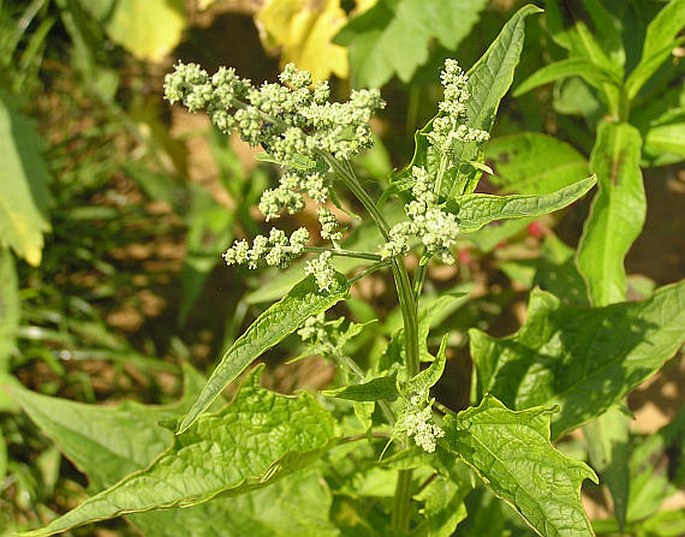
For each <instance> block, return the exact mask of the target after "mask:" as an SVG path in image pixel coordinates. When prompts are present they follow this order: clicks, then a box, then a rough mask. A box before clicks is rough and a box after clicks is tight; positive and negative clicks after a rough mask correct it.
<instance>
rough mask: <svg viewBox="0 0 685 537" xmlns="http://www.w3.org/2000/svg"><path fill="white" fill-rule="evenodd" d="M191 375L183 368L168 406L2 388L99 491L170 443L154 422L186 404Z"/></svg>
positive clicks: (190, 393) (194, 392) (169, 436)
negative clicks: (178, 392) (101, 402)
mask: <svg viewBox="0 0 685 537" xmlns="http://www.w3.org/2000/svg"><path fill="white" fill-rule="evenodd" d="M194 375H197V373H194V374H193V372H191V371H190V370H189V369H188V368H186V375H185V379H186V386H185V393H184V399H183V400H182V401H180V402H179V403H176V404H173V405H168V406H155V407H150V406H143V405H140V404H138V403H135V402H131V401H127V402H124V403H122V404H121V405H118V406H115V407H105V406H95V405H86V404H83V403H77V402H73V401H68V400H66V399H59V398H56V397H48V396H45V395H40V394H37V393H35V392H32V391H29V390H26V389H24V388H22V387H21V386H19V385H16V384H12V385H11V386H6V387H5V390H6V391H7V392H8V393H9V394H10V396H11V397H12V398H13V399H14V400H15V401H17V402H18V403H19V404H20V405H21V407H22V408H23V410H24V411H25V412H26V413H27V414H28V415H29V417H30V418H31V420H33V422H34V423H35V424H36V425H38V427H39V428H40V430H41V431H42V432H43V434H45V435H46V436H47V437H48V438H50V439H51V440H52V441H53V442H54V443H55V444H56V445H57V446H58V447H59V449H60V450H61V451H62V452H63V453H64V454H65V455H66V456H67V457H68V458H69V459H70V460H71V461H72V462H73V463H74V464H75V465H76V466H77V467H78V468H79V469H81V470H82V471H83V473H85V474H86V475H88V478H89V481H90V487H91V489H93V490H95V491H99V490H102V489H103V488H105V487H108V486H111V485H113V484H114V483H116V482H117V481H118V480H119V479H121V478H123V477H124V476H126V475H128V474H130V473H131V472H134V471H136V470H140V469H141V468H145V467H146V466H147V465H148V464H150V463H151V462H152V461H153V460H154V459H155V457H157V456H158V455H159V454H160V453H161V452H162V451H164V450H165V449H166V448H167V447H168V446H170V445H171V443H172V438H173V433H172V432H171V431H170V430H169V429H167V428H165V427H162V426H160V425H159V422H160V421H165V420H172V419H176V418H177V417H178V416H179V415H181V414H183V412H184V411H186V410H187V409H188V408H189V407H190V405H191V404H192V402H193V400H194V397H196V396H197V390H199V388H200V386H198V387H197V388H193V381H194Z"/></svg>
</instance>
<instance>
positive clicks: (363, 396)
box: [322, 375, 399, 401]
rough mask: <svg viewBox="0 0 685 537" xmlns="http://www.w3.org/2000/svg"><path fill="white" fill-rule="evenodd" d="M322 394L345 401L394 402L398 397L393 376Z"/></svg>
mask: <svg viewBox="0 0 685 537" xmlns="http://www.w3.org/2000/svg"><path fill="white" fill-rule="evenodd" d="M322 393H323V395H325V396H327V397H337V398H338V399H345V400H347V401H380V400H386V401H394V400H395V399H397V396H398V395H399V394H398V392H397V378H396V377H395V375H389V376H383V377H375V378H372V379H370V380H367V381H364V382H361V383H359V384H351V385H349V386H343V387H341V388H336V389H335V390H325V391H323V392H322Z"/></svg>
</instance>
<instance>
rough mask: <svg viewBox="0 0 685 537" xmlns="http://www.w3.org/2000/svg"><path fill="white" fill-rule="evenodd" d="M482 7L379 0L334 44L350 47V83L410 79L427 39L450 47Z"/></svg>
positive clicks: (469, 0) (464, 0) (479, 0)
mask: <svg viewBox="0 0 685 537" xmlns="http://www.w3.org/2000/svg"><path fill="white" fill-rule="evenodd" d="M485 6H487V1H485V0H450V1H449V2H444V0H379V1H378V2H377V3H376V4H375V5H374V6H373V7H372V8H370V9H369V10H368V11H366V12H364V13H363V14H361V15H359V16H357V17H354V18H353V19H352V20H350V22H349V23H348V24H347V25H346V26H345V27H344V28H343V29H342V30H341V31H340V33H338V35H337V36H336V37H335V42H336V43H339V44H341V45H345V46H346V47H347V48H348V49H349V54H350V65H351V68H352V69H351V71H352V83H353V84H354V86H355V87H374V88H377V87H380V86H382V85H383V84H385V83H386V82H387V81H388V80H390V79H391V78H392V76H393V75H395V74H396V75H397V76H398V77H399V78H400V80H402V81H403V82H409V81H410V80H411V78H412V76H413V75H414V73H415V72H416V69H417V68H418V67H419V66H421V65H423V64H424V63H426V62H427V61H428V57H429V45H430V42H431V40H432V39H437V41H438V42H440V43H441V44H442V45H443V46H444V47H445V48H447V49H455V48H456V47H457V45H458V44H459V43H460V42H461V41H462V39H464V38H465V37H466V36H467V35H468V33H469V32H470V31H471V28H472V27H473V25H474V24H475V23H476V22H477V21H478V17H479V14H480V12H481V11H482V10H483V9H484V8H485ZM398 44H401V46H398Z"/></svg>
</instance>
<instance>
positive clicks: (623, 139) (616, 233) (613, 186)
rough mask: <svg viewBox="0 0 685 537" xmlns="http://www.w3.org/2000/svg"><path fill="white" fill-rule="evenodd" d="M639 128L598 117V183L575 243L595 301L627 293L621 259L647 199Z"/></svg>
mask: <svg viewBox="0 0 685 537" xmlns="http://www.w3.org/2000/svg"><path fill="white" fill-rule="evenodd" d="M641 145H642V141H641V138H640V133H639V132H638V131H637V129H635V128H634V127H632V126H631V125H628V124H627V123H608V122H603V123H600V125H599V127H598V129H597V140H596V142H595V147H594V149H593V150H592V155H591V157H590V171H592V172H594V173H595V174H597V177H598V178H599V189H598V192H597V194H596V195H595V198H594V200H593V202H592V207H591V209H590V215H589V216H588V218H587V220H586V221H585V226H584V230H583V235H582V237H581V239H580V244H579V246H578V257H577V261H578V270H579V271H580V273H581V274H582V276H583V278H584V279H585V281H586V283H587V285H588V293H589V297H590V301H591V303H592V304H594V305H596V306H605V305H607V304H610V303H612V302H620V301H622V300H624V299H625V296H626V273H625V268H624V266H623V260H624V258H625V256H626V254H627V253H628V250H629V249H630V246H631V245H632V244H633V241H635V239H637V237H638V236H639V234H640V231H641V230H642V226H643V224H644V221H645V214H646V211H647V201H646V199H645V190H644V185H643V183H642V173H641V171H640V147H641Z"/></svg>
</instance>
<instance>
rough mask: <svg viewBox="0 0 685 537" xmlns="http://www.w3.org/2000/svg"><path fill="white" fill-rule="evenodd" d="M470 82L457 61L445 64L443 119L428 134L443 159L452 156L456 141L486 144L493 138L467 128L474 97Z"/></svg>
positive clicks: (486, 133) (442, 102) (440, 116)
mask: <svg viewBox="0 0 685 537" xmlns="http://www.w3.org/2000/svg"><path fill="white" fill-rule="evenodd" d="M468 80H469V79H468V76H466V73H464V72H463V70H462V68H461V67H459V64H458V63H457V61H456V60H453V59H449V58H448V59H447V60H445V67H444V69H443V70H442V71H441V72H440V81H441V82H442V86H443V88H444V92H443V100H442V101H441V102H440V103H439V104H438V109H439V110H440V112H441V115H439V116H438V117H436V118H435V119H434V120H433V128H432V130H431V132H430V133H428V140H429V142H430V143H431V144H432V145H433V146H434V147H436V148H437V149H438V150H439V151H440V153H442V154H443V155H449V154H451V152H452V147H453V146H454V142H455V141H461V142H476V143H482V142H485V141H487V140H488V139H489V138H490V134H489V133H488V132H487V131H483V130H480V129H473V128H471V127H468V126H467V125H466V122H467V121H468V114H467V108H466V104H467V103H468V100H469V99H470V97H471V94H470V93H469V90H468Z"/></svg>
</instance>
